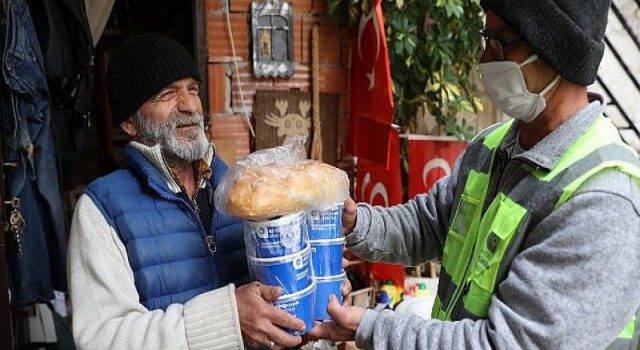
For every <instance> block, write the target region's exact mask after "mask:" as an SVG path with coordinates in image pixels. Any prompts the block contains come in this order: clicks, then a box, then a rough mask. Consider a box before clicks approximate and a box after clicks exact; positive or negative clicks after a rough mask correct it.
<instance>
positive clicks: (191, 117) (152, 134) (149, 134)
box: [134, 111, 209, 166]
mask: <svg viewBox="0 0 640 350" xmlns="http://www.w3.org/2000/svg"><path fill="white" fill-rule="evenodd" d="M134 121H135V124H136V127H137V128H138V141H139V142H140V143H142V144H144V145H147V146H150V147H153V146H155V145H157V144H159V145H160V148H161V150H162V155H163V156H164V158H165V160H166V161H167V163H168V164H169V165H170V166H179V165H186V164H190V163H191V162H193V161H196V160H198V159H203V158H204V156H205V154H206V153H207V150H208V148H209V141H207V137H206V136H205V134H204V118H203V116H202V114H200V113H197V112H196V113H192V114H187V113H178V112H176V113H172V114H171V115H169V119H168V120H167V121H166V122H164V123H163V122H157V121H155V120H152V119H151V118H145V117H144V116H143V115H142V114H141V113H140V112H139V111H138V112H136V115H135V118H134ZM191 124H199V125H200V127H199V128H197V129H194V130H191V131H189V132H187V133H184V134H183V135H182V136H183V138H182V139H178V138H177V137H176V129H177V128H178V127H180V126H183V125H191Z"/></svg>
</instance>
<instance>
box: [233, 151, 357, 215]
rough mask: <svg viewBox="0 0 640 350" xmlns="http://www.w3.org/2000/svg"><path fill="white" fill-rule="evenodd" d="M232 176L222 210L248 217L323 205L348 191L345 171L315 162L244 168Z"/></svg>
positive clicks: (290, 211) (335, 201) (346, 193)
mask: <svg viewBox="0 0 640 350" xmlns="http://www.w3.org/2000/svg"><path fill="white" fill-rule="evenodd" d="M235 175H236V176H235V177H234V178H233V179H232V180H231V181H230V182H229V184H228V185H229V187H228V191H227V195H226V198H225V199H224V203H225V208H224V211H225V212H226V213H227V214H229V215H231V216H236V217H241V218H243V219H248V220H263V219H266V218H271V217H276V216H281V215H287V214H292V213H295V212H299V211H303V210H310V209H318V208H321V207H325V208H326V207H329V206H331V205H333V204H335V203H339V202H342V201H344V200H345V199H346V197H347V196H348V193H349V178H348V177H347V174H346V173H345V172H344V171H342V170H340V169H338V168H335V167H333V166H331V165H329V164H325V163H322V162H318V161H311V160H310V161H302V162H298V163H294V164H287V165H283V164H273V165H266V166H260V167H246V168H243V169H241V170H240V171H238V172H236V174H235Z"/></svg>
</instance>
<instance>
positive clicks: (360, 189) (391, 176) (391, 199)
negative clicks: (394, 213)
mask: <svg viewBox="0 0 640 350" xmlns="http://www.w3.org/2000/svg"><path fill="white" fill-rule="evenodd" d="M390 143H391V147H390V148H389V153H390V156H389V168H388V169H387V168H386V167H385V166H383V165H381V164H377V163H374V162H371V161H368V160H366V159H361V158H358V168H357V174H356V189H355V194H356V201H357V202H367V203H369V204H372V205H381V206H384V207H389V206H392V205H396V204H401V203H402V178H401V174H400V140H399V136H398V133H397V132H395V131H394V132H392V133H391V135H390ZM369 273H370V274H371V278H373V279H376V280H380V281H386V280H391V281H393V283H394V284H395V285H397V286H400V287H403V288H404V266H402V265H391V264H385V263H371V264H370V270H369Z"/></svg>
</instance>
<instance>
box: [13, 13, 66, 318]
mask: <svg viewBox="0 0 640 350" xmlns="http://www.w3.org/2000/svg"><path fill="white" fill-rule="evenodd" d="M5 12H6V16H5V18H4V19H3V21H2V33H1V37H2V38H3V39H4V40H3V43H2V44H3V45H2V46H3V65H2V73H3V77H4V82H5V84H6V86H5V87H4V88H3V89H2V101H3V103H2V131H3V137H5V139H6V140H7V147H8V160H9V161H17V162H18V166H17V167H15V168H12V169H10V170H8V171H7V180H8V184H9V185H8V189H9V190H8V193H7V197H8V198H13V197H17V198H19V199H20V211H21V214H22V216H23V218H24V221H25V225H24V229H23V231H22V234H21V237H20V241H21V245H20V248H21V249H20V251H18V249H17V244H16V242H15V240H13V241H12V240H10V242H9V244H10V245H11V246H12V248H13V249H11V250H10V252H8V254H7V255H8V262H9V267H10V268H9V270H10V271H9V274H10V288H11V291H12V294H11V295H12V300H11V301H12V304H13V305H15V306H18V307H23V306H27V305H30V304H32V303H34V302H37V301H41V300H50V299H53V297H54V296H53V290H54V289H56V290H62V291H65V290H66V270H65V267H66V261H65V260H66V234H65V223H64V213H63V207H62V199H61V197H60V187H59V181H58V169H57V162H56V150H55V144H54V139H53V132H52V128H51V115H50V111H49V92H48V88H47V81H46V75H45V74H46V73H45V70H44V67H43V61H42V53H41V51H40V46H39V43H38V39H37V36H36V32H35V29H34V26H33V22H32V20H31V16H30V14H29V9H28V7H27V4H26V2H25V1H24V0H5Z"/></svg>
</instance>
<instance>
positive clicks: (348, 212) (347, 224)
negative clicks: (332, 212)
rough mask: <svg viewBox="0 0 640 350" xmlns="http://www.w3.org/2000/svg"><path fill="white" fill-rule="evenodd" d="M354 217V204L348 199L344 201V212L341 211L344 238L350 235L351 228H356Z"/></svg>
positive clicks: (355, 213)
mask: <svg viewBox="0 0 640 350" xmlns="http://www.w3.org/2000/svg"><path fill="white" fill-rule="evenodd" d="M356 215H357V211H356V202H354V201H353V199H351V197H349V198H347V200H346V201H344V210H343V211H342V233H343V234H344V235H345V236H346V235H348V234H350V233H351V232H352V231H353V228H354V227H356Z"/></svg>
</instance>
